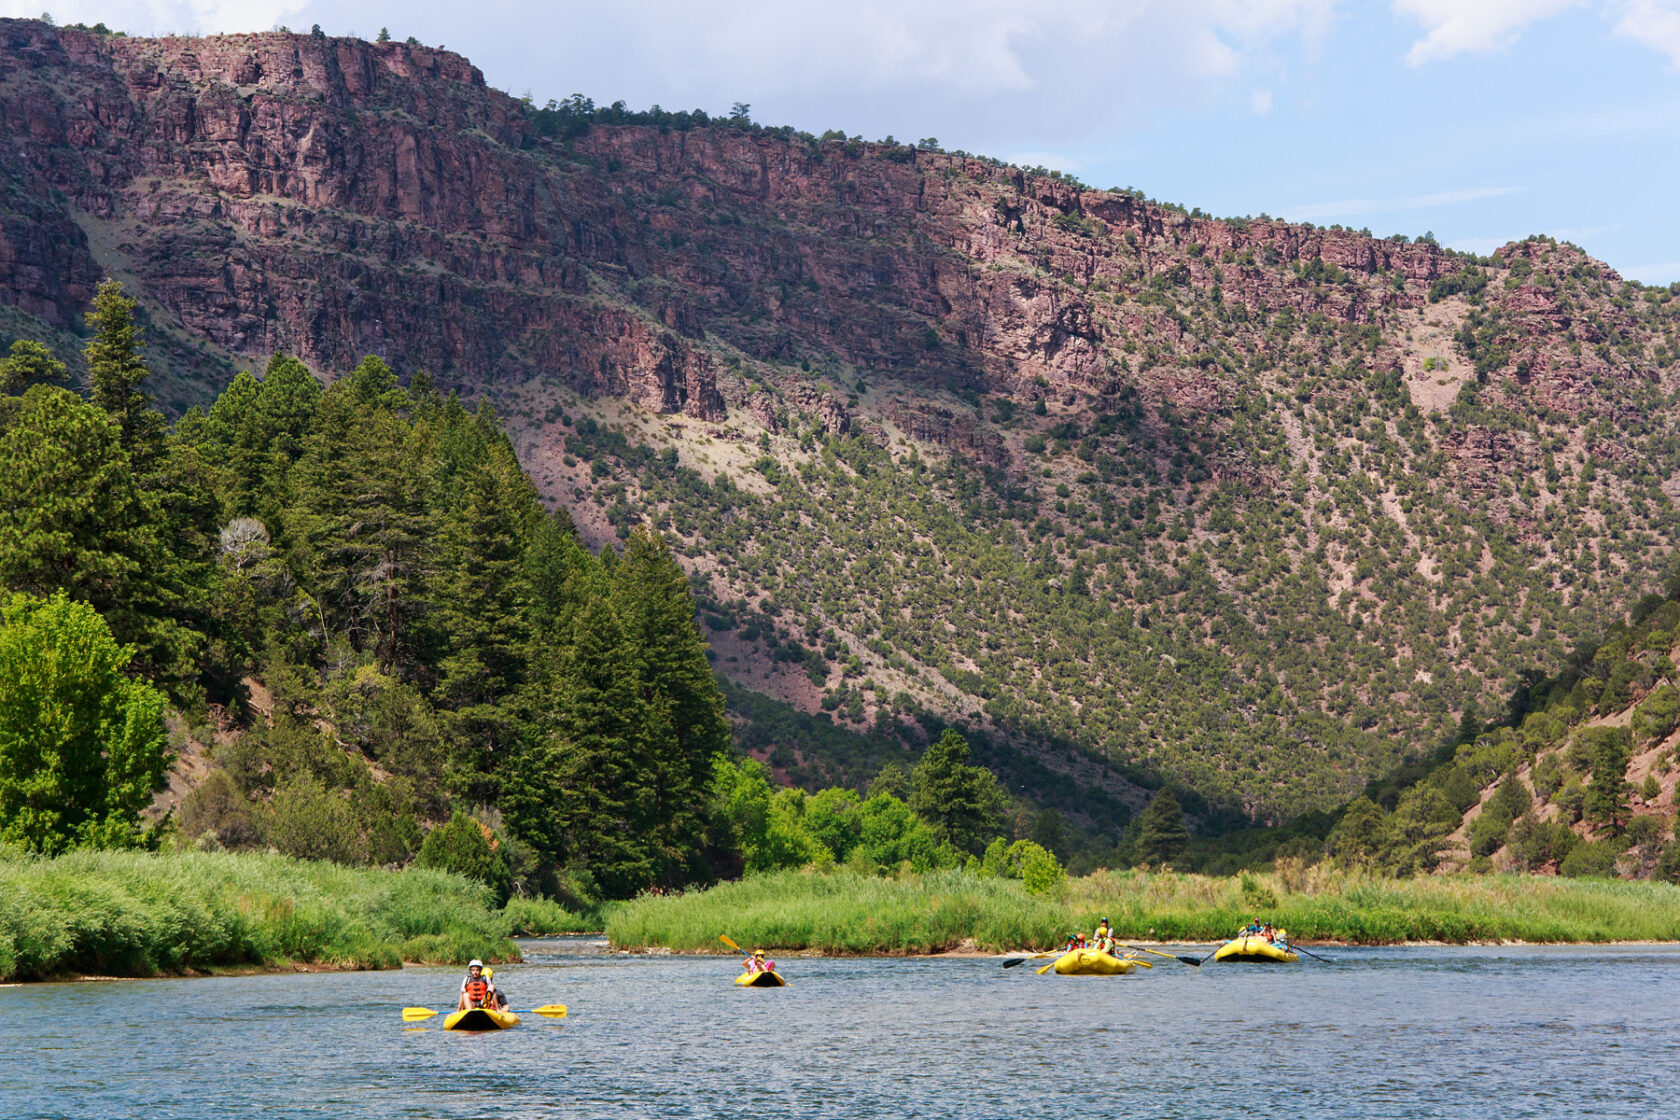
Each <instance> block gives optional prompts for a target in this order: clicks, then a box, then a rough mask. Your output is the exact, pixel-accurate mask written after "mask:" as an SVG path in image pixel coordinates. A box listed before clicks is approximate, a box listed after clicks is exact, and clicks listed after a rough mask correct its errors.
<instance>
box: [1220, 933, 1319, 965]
mask: <svg viewBox="0 0 1680 1120" xmlns="http://www.w3.org/2000/svg"><path fill="white" fill-rule="evenodd" d="M1213 959H1214V960H1216V961H1236V962H1239V963H1240V962H1245V961H1246V962H1250V963H1255V964H1294V963H1295V962H1296V961H1298V960H1300V959H1301V958H1300V957H1299V956H1297V955H1296V954H1294V953H1292V952H1290V951H1289V950H1288V949H1286V948H1282V947H1280V946H1278V945H1275V944H1273V943H1272V942H1270V941H1267V940H1266V939H1265V938H1264V937H1239V938H1237V939H1236V940H1234V941H1227V942H1226V943H1225V944H1224V945H1221V946H1220V947H1219V951H1218V952H1217V953H1215V954H1214V955H1213Z"/></svg>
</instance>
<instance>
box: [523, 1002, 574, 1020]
mask: <svg viewBox="0 0 1680 1120" xmlns="http://www.w3.org/2000/svg"><path fill="white" fill-rule="evenodd" d="M526 1014H528V1015H542V1016H545V1017H547V1018H550V1019H564V1018H565V1017H566V1005H565V1004H563V1003H545V1004H543V1005H542V1006H541V1007H533V1008H531V1010H530V1011H528V1012H526Z"/></svg>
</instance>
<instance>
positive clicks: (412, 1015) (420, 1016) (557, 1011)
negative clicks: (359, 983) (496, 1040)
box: [402, 1003, 566, 1023]
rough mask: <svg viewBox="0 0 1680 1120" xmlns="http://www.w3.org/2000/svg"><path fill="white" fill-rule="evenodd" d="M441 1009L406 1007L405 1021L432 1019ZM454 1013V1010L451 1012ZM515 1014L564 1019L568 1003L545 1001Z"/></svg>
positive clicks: (404, 1009)
mask: <svg viewBox="0 0 1680 1120" xmlns="http://www.w3.org/2000/svg"><path fill="white" fill-rule="evenodd" d="M442 1014H443V1012H441V1011H433V1010H432V1009H431V1008H429V1007H405V1008H403V1012H402V1017H403V1022H405V1023H419V1022H423V1021H424V1020H426V1019H430V1018H431V1017H432V1016H433V1015H442ZM451 1014H453V1012H451ZM514 1014H515V1015H541V1016H542V1017H543V1018H545V1019H564V1018H565V1017H566V1005H565V1004H563V1003H545V1004H543V1005H542V1006H541V1007H533V1008H531V1009H530V1010H529V1011H525V1010H520V1011H515V1012H514Z"/></svg>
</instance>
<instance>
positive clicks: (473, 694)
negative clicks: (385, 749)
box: [436, 442, 541, 800]
mask: <svg viewBox="0 0 1680 1120" xmlns="http://www.w3.org/2000/svg"><path fill="white" fill-rule="evenodd" d="M465 491H466V493H465V495H464V498H463V500H462V504H461V506H460V508H459V509H458V510H457V511H456V513H455V514H454V516H453V517H451V518H450V519H449V520H448V521H447V522H446V523H445V526H444V532H443V538H444V541H443V554H444V561H443V564H442V566H441V570H440V571H439V573H438V575H437V588H438V595H437V603H438V610H437V626H438V627H439V629H440V630H441V632H442V634H443V640H444V641H445V642H446V643H447V646H448V650H449V652H448V654H447V656H445V657H444V658H443V660H442V661H441V662H440V663H439V666H438V669H439V674H440V680H439V683H438V686H437V689H436V696H437V698H438V700H439V701H440V702H441V703H442V705H443V706H444V707H445V708H446V709H448V711H449V717H448V720H447V726H448V727H449V730H450V733H451V737H452V739H453V740H454V743H455V745H456V750H457V760H458V766H459V771H460V773H461V775H463V776H465V775H469V774H470V775H475V777H474V778H473V782H474V785H473V790H472V795H473V796H475V797H476V798H477V799H479V800H485V799H487V798H488V794H489V792H490V787H489V786H488V784H487V783H488V781H489V779H490V776H491V775H492V774H493V772H494V771H495V769H496V767H497V765H499V764H500V762H501V760H502V759H503V758H504V757H506V756H507V754H508V752H509V751H510V750H511V749H512V748H513V745H514V743H515V741H516V740H517V738H518V736H519V734H520V729H521V722H522V721H521V718H520V714H519V712H518V709H517V704H516V702H515V701H516V699H517V696H518V693H519V691H520V690H521V689H522V688H523V687H524V684H525V680H526V662H525V658H526V655H527V647H528V643H529V640H530V632H529V628H528V626H527V623H526V618H525V615H524V613H523V610H522V608H523V605H524V600H525V598H526V590H525V552H526V549H527V547H528V542H529V541H530V539H531V535H532V528H533V526H534V524H535V523H536V522H537V520H538V519H539V517H540V516H541V513H540V509H539V507H538V505H537V499H536V493H535V491H534V490H533V489H532V487H531V484H530V482H529V480H527V479H526V477H525V475H524V473H523V472H522V471H521V470H520V468H519V463H518V461H517V460H515V458H514V456H513V449H512V448H511V447H508V446H507V445H506V443H505V442H503V443H499V444H496V445H494V446H493V447H492V448H491V451H490V454H489V456H488V457H487V459H486V461H485V462H484V463H482V464H481V465H480V466H479V467H478V468H477V469H476V470H474V471H473V472H471V474H469V475H468V476H467V478H466V480H465Z"/></svg>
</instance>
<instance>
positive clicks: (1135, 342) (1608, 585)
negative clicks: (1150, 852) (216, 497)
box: [0, 20, 1680, 817]
mask: <svg viewBox="0 0 1680 1120" xmlns="http://www.w3.org/2000/svg"><path fill="white" fill-rule="evenodd" d="M603 119H605V118H603V117H602V116H600V115H597V116H596V117H595V118H594V119H593V121H588V120H584V119H583V118H580V117H579V116H578V115H577V114H575V113H572V114H567V113H564V112H562V113H559V114H556V113H544V112H542V111H537V110H533V109H532V108H530V107H529V106H526V105H524V104H522V103H521V102H519V101H517V100H515V99H513V98H510V97H507V96H505V95H503V94H501V93H498V92H496V91H494V90H491V89H488V88H487V87H486V86H485V84H484V81H483V77H482V75H481V74H480V73H479V72H478V71H477V70H476V69H474V68H473V67H472V66H471V65H470V64H469V63H468V62H467V61H466V60H464V59H462V58H460V57H459V56H456V55H453V54H450V53H448V52H446V51H442V50H434V49H430V48H426V47H419V46H412V45H405V44H401V43H377V44H376V43H366V42H361V41H357V40H349V39H335V38H320V37H314V38H311V37H306V36H295V35H288V34H279V33H276V34H262V35H246V36H218V37H210V38H190V39H189V38H172V39H160V40H144V39H128V38H120V37H110V36H99V35H93V34H90V33H85V32H79V31H71V30H54V29H51V28H48V27H46V26H45V25H43V24H40V23H38V22H34V21H11V20H0V132H3V134H4V135H5V137H6V143H5V144H4V145H0V186H3V190H4V203H3V205H0V333H7V334H12V335H30V336H35V337H41V338H45V339H47V340H49V341H52V342H54V343H55V344H56V345H58V346H59V347H60V348H61V349H62V350H64V351H65V352H66V353H67V355H68V353H69V352H70V351H72V350H73V343H74V339H73V338H72V335H71V332H72V331H73V330H74V328H75V325H76V323H77V322H78V317H79V314H80V312H81V310H82V308H83V307H84V306H85V305H86V303H87V301H88V299H89V297H90V295H91V293H92V289H93V286H94V285H95V284H96V283H97V281H98V280H99V278H100V277H101V276H103V275H105V274H112V275H116V276H118V277H120V278H122V279H124V280H125V281H127V282H128V283H129V284H130V287H131V289H132V290H133V291H135V293H136V294H138V295H140V296H141V297H142V300H143V307H144V308H145V310H146V312H147V314H148V316H149V321H150V327H151V331H152V338H153V340H154V345H155V347H156V350H157V353H158V355H159V358H160V360H161V361H162V364H164V365H165V366H166V367H167V370H168V371H169V372H168V376H167V378H166V379H165V381H164V387H163V390H162V395H163V397H164V399H165V403H166V404H169V405H171V406H172V407H175V408H177V409H179V408H184V407H185V406H187V405H188V404H190V403H192V402H194V401H196V400H203V399H205V398H206V396H207V395H208V394H209V393H210V392H212V391H213V390H214V389H216V388H218V387H219V384H218V381H219V379H220V378H221V377H223V376H225V374H226V371H228V370H230V369H232V368H236V367H238V366H241V365H260V363H261V362H262V361H263V360H264V359H265V357H266V355H267V354H268V353H269V352H271V351H275V350H284V351H288V352H291V353H295V354H297V355H299V356H301V357H303V358H304V359H305V360H306V361H308V362H309V363H310V364H311V365H312V366H313V367H314V368H315V369H317V370H318V371H320V372H321V373H322V375H323V376H331V375H333V374H334V373H336V372H342V371H343V370H345V369H348V368H349V367H350V366H351V365H352V364H354V363H355V362H356V361H357V360H359V359H360V357H361V356H363V355H364V354H368V353H377V354H380V355H382V356H384V357H385V358H386V359H387V360H389V361H390V362H391V364H392V365H393V366H394V367H395V368H397V369H399V370H401V371H405V372H406V371H409V370H413V369H419V368H424V369H426V370H427V371H428V372H430V373H431V374H432V375H433V376H434V377H435V378H437V379H438V380H439V381H440V382H442V383H443V384H445V385H448V386H454V387H458V388H460V389H461V390H462V391H463V392H465V393H468V394H471V395H479V394H483V395H485V396H488V397H489V398H490V399H492V400H494V401H495V402H497V404H498V405H499V406H500V407H501V409H502V410H503V413H504V415H505V416H506V417H507V418H508V421H509V424H510V426H511V427H512V428H513V429H514V430H515V432H516V436H517V438H518V440H519V443H520V446H521V450H522V453H523V454H524V456H525V458H526V462H527V465H528V467H530V469H531V470H532V472H533V475H534V476H535V477H536V478H537V479H538V481H539V483H540V484H541V485H542V486H543V487H544V489H545V493H546V494H547V495H548V496H549V498H550V499H552V500H556V501H563V502H566V503H567V504H569V505H572V506H573V507H574V511H575V514H576V516H577V519H578V521H579V523H580V525H581V526H583V528H584V529H585V531H586V533H589V534H591V535H593V536H594V537H595V538H596V539H597V540H598V541H604V540H607V539H610V538H611V536H612V535H613V534H614V533H615V532H619V531H622V529H623V527H624V526H625V525H626V524H627V523H628V522H629V521H631V520H634V519H639V518H644V517H645V518H648V519H650V520H653V521H655V522H656V523H658V524H659V525H660V526H661V527H662V528H664V529H665V530H666V531H667V532H668V533H670V534H671V535H672V536H673V537H674V538H675V539H676V541H677V543H678V546H679V548H680V549H681V550H682V551H683V553H684V555H685V558H686V562H687V563H688V564H689V566H690V568H691V570H692V571H693V572H694V573H695V575H696V578H697V584H698V586H699V587H700V589H701V593H702V604H703V606H704V608H705V610H706V620H707V623H708V625H709V626H711V627H712V629H713V632H714V642H715V645H716V647H717V649H718V651H719V656H720V660H719V666H720V668H722V669H724V671H725V672H726V673H727V674H729V675H730V676H732V677H734V678H735V679H737V680H739V681H743V682H746V683H748V684H750V685H751V686H752V687H753V688H755V689H757V690H759V691H763V692H767V693H770V694H771V695H774V696H778V697H780V698H782V699H784V700H786V701H788V702H791V703H793V704H795V705H796V706H799V707H801V708H803V709H805V710H807V711H817V710H818V709H819V708H820V709H823V710H825V711H827V712H831V713H832V715H829V716H828V717H827V718H829V719H832V720H833V721H835V722H836V723H837V724H839V725H840V726H841V727H843V728H851V729H853V730H856V731H858V732H859V733H867V735H868V736H869V737H870V738H869V740H868V741H870V742H873V743H877V744H895V743H899V742H905V743H911V744H913V743H914V741H915V740H916V738H917V736H919V735H920V734H922V731H921V730H920V729H919V727H921V726H926V724H927V721H926V720H925V719H924V720H923V722H922V724H921V725H918V724H916V723H915V722H914V721H913V720H912V718H911V717H912V716H914V715H915V714H917V713H918V712H921V713H926V712H933V713H936V714H940V715H943V716H946V717H950V716H961V717H962V718H964V719H965V720H967V721H968V722H970V723H971V724H972V725H973V726H975V727H976V728H979V729H982V730H985V731H987V732H989V733H991V736H992V738H993V739H994V740H995V741H996V742H998V743H1004V744H1012V747H1011V748H1010V749H1012V750H1016V751H1018V752H1022V753H1024V754H1026V755H1031V756H1033V757H1035V758H1036V759H1037V761H1038V762H1039V763H1042V764H1043V765H1041V766H1039V768H1038V769H1036V770H1034V769H1030V768H1029V769H1023V770H1020V771H1019V772H1018V773H1017V774H1016V781H1015V784H1016V785H1017V787H1018V788H1021V791H1022V792H1023V793H1026V794H1028V795H1031V796H1035V797H1038V798H1039V799H1040V800H1041V801H1048V802H1052V803H1060V804H1063V805H1065V806H1066V807H1068V808H1072V809H1075V810H1077V809H1078V808H1079V806H1080V801H1079V797H1078V796H1077V793H1075V794H1067V793H1066V791H1065V789H1064V790H1063V792H1062V793H1059V794H1054V795H1053V791H1052V789H1051V787H1053V786H1057V787H1058V788H1060V787H1061V786H1070V784H1071V786H1070V788H1074V789H1075V790H1076V791H1077V789H1078V788H1087V787H1088V788H1096V787H1101V788H1103V789H1105V790H1107V791H1109V793H1110V794H1112V795H1114V796H1118V797H1119V798H1120V799H1121V800H1122V801H1127V800H1130V801H1131V802H1133V803H1135V802H1136V800H1137V798H1138V796H1139V794H1138V791H1137V790H1136V789H1135V788H1134V787H1133V786H1131V785H1129V784H1128V783H1127V782H1125V781H1123V780H1121V779H1119V778H1118V777H1117V776H1116V775H1115V774H1114V773H1113V772H1112V771H1110V770H1107V769H1105V767H1106V766H1108V765H1110V764H1112V765H1116V766H1123V767H1129V768H1131V769H1130V771H1129V774H1130V776H1131V777H1132V778H1133V779H1135V780H1137V781H1139V782H1143V783H1145V784H1153V783H1154V782H1156V781H1159V780H1163V779H1164V780H1170V781H1173V782H1176V783H1179V784H1181V785H1182V786H1183V787H1185V788H1186V789H1188V790H1194V791H1197V792H1199V793H1201V794H1202V795H1204V796H1205V797H1207V798H1208V799H1209V804H1210V806H1213V807H1223V808H1226V809H1229V810H1231V811H1233V812H1237V813H1244V814H1250V815H1254V816H1258V817H1275V816H1276V815H1277V814H1278V813H1281V812H1288V811H1293V810H1296V809H1300V808H1304V807H1307V806H1322V805H1326V804H1330V803H1333V802H1334V801H1336V800H1339V799H1340V798H1342V797H1344V796H1345V795H1346V794H1347V793H1348V792H1350V791H1352V790H1354V789H1356V788H1357V787H1358V785H1359V784H1360V783H1361V782H1362V781H1363V780H1364V779H1365V778H1367V777H1370V776H1371V775H1372V774H1374V773H1377V772H1379V771H1381V770H1382V769H1384V768H1385V767H1387V766H1389V765H1392V764H1393V763H1394V762H1395V761H1397V760H1399V759H1400V758H1402V757H1404V756H1406V755H1408V754H1410V753H1413V752H1416V751H1418V750H1421V749H1424V748H1426V747H1430V746H1433V744H1434V741H1435V739H1436V738H1437V737H1438V736H1439V735H1440V734H1441V733H1442V732H1443V731H1444V730H1445V729H1446V728H1448V727H1450V726H1451V725H1452V723H1453V721H1454V720H1455V718H1456V717H1457V714H1458V712H1459V711H1460V710H1461V709H1462V707H1463V706H1464V705H1465V704H1466V703H1468V702H1470V701H1472V700H1478V701H1480V703H1481V704H1482V705H1483V707H1484V710H1488V709H1489V708H1492V707H1494V706H1496V705H1497V704H1498V702H1499V700H1500V699H1501V697H1502V696H1503V695H1504V694H1505V693H1506V692H1507V691H1508V690H1509V689H1510V687H1511V686H1512V685H1513V684H1514V682H1515V681H1516V679H1517V677H1518V675H1519V673H1520V672H1522V671H1523V670H1527V669H1531V668H1533V669H1542V670H1549V669H1550V668H1552V667H1553V666H1554V665H1555V664H1556V663H1557V662H1558V661H1559V660H1560V659H1561V657H1562V655H1563V653H1564V651H1565V650H1566V649H1567V648H1569V647H1570V646H1572V645H1573V644H1574V643H1575V642H1577V641H1579V640H1581V639H1583V638H1586V637H1590V636H1591V635H1593V634H1595V633H1597V632H1598V631H1599V630H1601V629H1602V627H1603V626H1604V624H1605V623H1606V621H1607V620H1608V619H1609V618H1610V617H1612V616H1613V615H1615V614H1617V613H1618V612H1620V611H1621V610H1622V609H1624V608H1625V607H1626V606H1627V605H1628V603H1630V602H1631V601H1632V600H1633V599H1635V598H1637V597H1638V595H1639V594H1641V593H1643V592H1645V591H1648V590H1651V589H1652V588H1654V587H1656V586H1658V585H1660V583H1661V581H1662V578H1663V576H1664V574H1665V572H1667V571H1668V570H1669V569H1671V568H1672V565H1673V556H1674V546H1673V542H1674V531H1675V529H1676V527H1677V526H1680V518H1677V516H1676V506H1675V502H1676V500H1677V499H1680V440H1677V438H1676V432H1675V422H1676V388H1677V386H1680V372H1677V370H1676V365H1675V358H1676V355H1677V353H1680V342H1677V333H1676V332H1677V329H1680V300H1677V299H1676V296H1675V293H1673V292H1671V291H1669V290H1648V289H1643V288H1640V287H1639V286H1638V285H1633V284H1628V283H1624V282H1623V281H1622V280H1621V279H1620V278H1619V277H1618V276H1617V275H1616V273H1615V272H1614V271H1612V270H1611V269H1609V268H1608V267H1606V266H1605V265H1603V264H1601V263H1599V262H1596V261H1593V260H1591V259H1589V258H1587V257H1586V256H1585V255H1584V254H1582V253H1581V252H1580V251H1578V250H1577V249H1575V248H1573V247H1571V246H1567V245H1557V244H1553V243H1551V242H1549V241H1547V240H1544V239H1536V240H1530V241H1525V242H1521V243H1516V244H1513V245H1510V246H1507V247H1506V248H1504V249H1502V250H1501V251H1500V252H1499V253H1497V254H1495V256H1494V257H1493V258H1491V259H1489V260H1486V261H1479V262H1478V261H1474V260H1472V259H1470V258H1466V257H1463V256H1461V255H1458V254H1454V253H1451V252H1448V251H1446V250H1443V249H1441V248H1440V247H1438V246H1436V245H1434V244H1432V243H1409V242H1406V241H1404V240H1378V239H1375V238H1373V237H1371V236H1368V235H1367V234H1365V233H1362V232H1353V231H1347V230H1341V229H1329V230H1325V229H1316V228H1313V227H1310V226H1302V225H1292V224H1288V223H1284V222H1281V221H1275V220H1270V219H1257V220H1249V219H1243V220H1215V219H1213V218H1209V217H1204V216H1202V215H1200V214H1199V213H1186V212H1184V211H1183V210H1181V209H1179V208H1176V207H1172V206H1168V205H1163V204H1158V203H1154V202H1151V201H1147V200H1145V199H1142V198H1140V197H1136V196H1134V195H1130V194H1127V193H1120V192H1107V191H1096V190H1089V189H1086V188H1084V187H1083V186H1081V185H1079V184H1077V183H1074V182H1072V181H1069V180H1066V179H1063V178H1058V177H1055V176H1050V175H1044V174H1035V173H1030V172H1023V171H1022V170H1019V169H1016V168H1012V167H1007V166H1003V165H1000V164H998V163H996V162H995V161H989V160H983V159H978V158H971V157H967V156H963V155H954V154H946V153H941V152H930V151H918V150H915V149H913V148H910V147H906V146H903V145H896V144H888V143H861V142H857V141H845V140H843V139H841V140H816V139H814V138H811V137H807V136H802V135H798V134H793V133H791V132H790V131H788V130H772V129H762V128H756V127H748V126H744V125H729V124H720V123H712V124H709V125H708V126H706V127H693V128H690V127H683V125H684V124H686V123H691V122H681V123H679V124H678V125H677V126H675V127H673V126H672V125H671V123H670V122H669V121H666V122H663V124H661V123H660V122H654V123H652V124H643V125H637V124H610V123H602V121H603ZM585 125H587V127H584V126H585ZM667 449H669V452H670V453H669V455H662V454H661V453H662V452H665V451H666V450H667ZM870 757H872V758H873V757H877V756H870ZM774 761H776V764H777V765H778V766H779V767H780V768H781V769H782V770H783V771H784V773H788V774H792V775H793V776H795V777H800V778H809V779H811V780H817V779H820V778H829V779H832V778H836V777H840V778H855V777H856V776H857V775H856V774H854V773H852V772H850V771H848V770H847V765H846V764H845V763H844V762H842V761H835V760H833V759H824V758H820V757H814V756H812V754H811V752H810V751H809V750H791V751H790V750H784V751H782V752H780V753H779V756H778V757H777V758H775V759H774ZM1058 783H1060V786H1058ZM1027 787H1031V788H1027Z"/></svg>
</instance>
